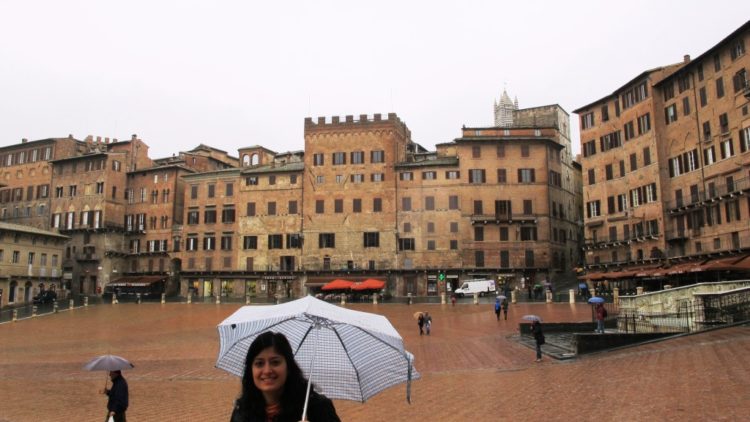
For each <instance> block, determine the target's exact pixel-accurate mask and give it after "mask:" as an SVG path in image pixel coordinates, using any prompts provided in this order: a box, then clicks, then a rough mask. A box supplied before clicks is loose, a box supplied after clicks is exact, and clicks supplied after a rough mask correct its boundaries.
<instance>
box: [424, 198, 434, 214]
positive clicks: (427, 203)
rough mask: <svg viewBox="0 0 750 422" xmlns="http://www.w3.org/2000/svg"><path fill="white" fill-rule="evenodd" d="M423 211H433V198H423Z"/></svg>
mask: <svg viewBox="0 0 750 422" xmlns="http://www.w3.org/2000/svg"><path fill="white" fill-rule="evenodd" d="M424 209H425V210H427V211H434V210H435V197H434V196H427V197H425V198H424Z"/></svg>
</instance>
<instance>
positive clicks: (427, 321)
mask: <svg viewBox="0 0 750 422" xmlns="http://www.w3.org/2000/svg"><path fill="white" fill-rule="evenodd" d="M424 329H425V331H426V332H427V335H428V336H429V335H430V330H432V315H430V313H429V312H425V313H424Z"/></svg>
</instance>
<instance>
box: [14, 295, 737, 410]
mask: <svg viewBox="0 0 750 422" xmlns="http://www.w3.org/2000/svg"><path fill="white" fill-rule="evenodd" d="M239 306H240V305H239V304H222V305H213V304H191V305H187V304H176V303H168V304H164V305H161V304H154V303H144V304H141V305H136V304H132V303H128V304H120V305H98V306H90V307H88V308H85V309H84V308H79V309H75V310H72V311H66V312H61V313H58V314H54V315H48V316H43V317H37V318H34V319H29V320H24V321H18V322H15V323H4V324H0V421H71V420H74V421H101V420H103V418H104V414H105V404H106V400H105V396H103V395H101V394H97V392H98V391H99V390H100V389H102V387H103V386H104V382H105V379H106V374H105V373H103V372H86V371H83V370H82V369H81V366H82V365H83V364H84V363H85V362H86V361H87V360H88V359H90V358H91V357H94V356H96V355H100V354H104V353H112V354H117V355H121V356H124V357H127V358H128V359H130V360H131V361H132V362H134V363H135V365H136V368H135V369H133V370H130V371H126V372H125V377H126V378H127V380H128V383H129V384H130V393H131V407H130V409H129V410H128V419H129V420H130V421H172V420H174V421H227V420H229V414H230V411H231V406H232V402H233V400H234V398H235V397H236V396H237V394H238V393H239V379H238V378H236V377H234V376H232V375H229V374H227V373H225V372H224V371H221V370H218V369H216V368H214V366H213V365H214V362H215V359H216V354H217V352H218V335H217V331H216V325H217V324H218V323H219V322H220V321H222V320H223V319H224V318H226V317H227V316H228V315H230V314H231V313H232V312H234V311H235V310H236V309H237V308H238V307H239ZM347 306H348V307H350V308H352V309H356V310H362V311H368V312H377V313H381V314H383V315H385V316H387V317H388V318H389V319H390V320H391V322H392V323H393V324H394V326H395V327H396V329H397V330H398V331H399V332H400V333H401V335H402V336H403V337H404V340H405V342H406V346H407V349H408V350H409V351H411V352H412V353H414V355H415V357H416V367H417V369H418V370H419V371H420V372H421V374H422V379H420V380H417V381H415V382H414V383H413V386H412V404H407V403H406V400H405V388H404V386H396V387H393V388H390V389H388V390H386V391H384V392H382V393H381V394H379V395H377V396H375V397H374V398H372V399H371V400H370V401H368V402H367V403H365V404H361V403H355V402H347V401H336V402H335V405H336V408H337V411H338V413H339V415H340V416H341V419H342V420H344V421H388V422H393V421H431V422H432V421H467V420H472V419H473V420H477V419H478V418H481V420H513V421H518V420H521V421H525V420H529V421H536V420H566V421H567V420H577V421H578V420H584V421H585V420H592V421H594V420H596V421H601V420H602V419H604V420H614V421H632V420H660V421H661V420H680V421H685V420H696V421H697V420H724V421H732V420H747V415H748V414H750V401H749V400H747V397H749V396H750V353H748V350H750V327H748V326H738V327H732V328H727V329H723V330H716V331H711V332H707V333H702V334H696V335H690V336H684V337H680V338H677V339H671V340H666V341H661V342H655V343H650V344H647V345H643V346H638V347H630V348H626V349H620V350H617V351H612V352H606V353H597V354H594V355H589V356H586V357H579V358H576V359H570V360H557V359H551V358H549V357H548V356H547V357H545V359H544V361H543V362H542V363H535V362H534V351H533V349H532V348H530V347H527V346H526V345H524V344H523V342H519V341H518V340H519V335H518V323H519V322H520V317H521V316H522V315H524V314H536V315H539V316H541V317H542V318H543V319H544V321H546V322H581V321H587V320H590V317H591V313H590V308H589V306H588V305H584V304H577V305H569V304H543V303H534V304H527V303H522V304H517V305H511V307H510V312H509V314H508V321H504V320H501V321H496V319H495V314H494V312H493V308H492V305H491V304H481V305H472V304H460V305H457V306H455V307H454V306H451V305H439V304H418V305H411V306H408V305H395V304H381V305H371V304H356V305H347ZM418 310H427V311H429V312H430V314H431V315H432V316H433V331H432V335H430V336H419V332H418V327H417V324H416V321H415V320H414V319H413V316H412V315H413V313H414V312H416V311H418ZM548 341H549V337H548ZM552 347H554V340H553V344H552V345H545V346H543V348H550V351H551V348H552Z"/></svg>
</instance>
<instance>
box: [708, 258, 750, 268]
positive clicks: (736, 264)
mask: <svg viewBox="0 0 750 422" xmlns="http://www.w3.org/2000/svg"><path fill="white" fill-rule="evenodd" d="M703 267H704V268H705V270H706V271H745V270H750V255H739V256H737V255H735V256H731V257H728V258H719V259H714V260H711V261H708V262H707V263H705V264H703Z"/></svg>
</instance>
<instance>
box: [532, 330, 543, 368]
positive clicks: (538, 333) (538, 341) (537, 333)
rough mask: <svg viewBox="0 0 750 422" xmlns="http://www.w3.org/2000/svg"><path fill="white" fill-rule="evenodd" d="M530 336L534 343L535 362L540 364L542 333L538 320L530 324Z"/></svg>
mask: <svg viewBox="0 0 750 422" xmlns="http://www.w3.org/2000/svg"><path fill="white" fill-rule="evenodd" d="M531 334H532V335H533V336H534V341H535V342H536V362H541V361H542V345H543V344H544V333H542V323H541V322H540V321H539V320H534V322H532V323H531Z"/></svg>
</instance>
